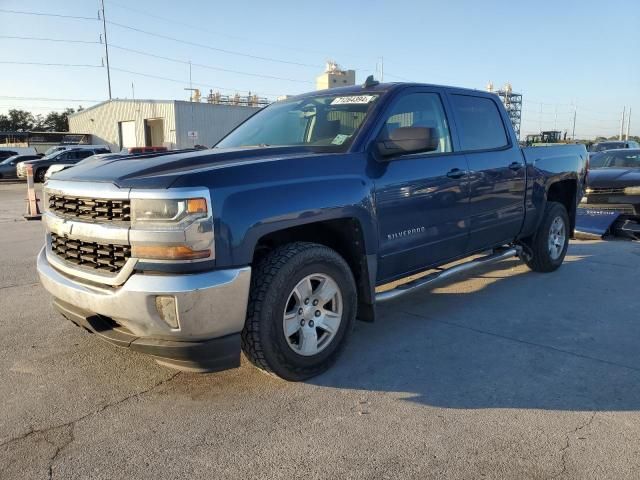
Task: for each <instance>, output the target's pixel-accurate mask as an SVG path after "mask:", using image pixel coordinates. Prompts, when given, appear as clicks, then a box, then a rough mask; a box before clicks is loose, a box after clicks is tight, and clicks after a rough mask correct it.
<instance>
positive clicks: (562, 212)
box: [526, 202, 569, 272]
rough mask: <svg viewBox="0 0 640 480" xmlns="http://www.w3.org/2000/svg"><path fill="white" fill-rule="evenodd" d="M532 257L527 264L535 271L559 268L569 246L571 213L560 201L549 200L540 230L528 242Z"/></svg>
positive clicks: (550, 270) (549, 270) (548, 270)
mask: <svg viewBox="0 0 640 480" xmlns="http://www.w3.org/2000/svg"><path fill="white" fill-rule="evenodd" d="M526 243H527V246H528V247H529V249H530V251H529V254H530V257H529V259H528V260H527V261H526V263H527V266H528V267H529V268H530V269H531V270H533V271H534V272H553V271H554V270H557V269H558V268H559V267H560V265H562V262H563V261H564V257H565V256H566V254H567V248H569V215H568V214H567V209H566V208H565V207H564V205H562V204H561V203H558V202H547V205H546V207H545V211H544V217H543V219H542V222H541V223H540V226H539V227H538V231H537V232H536V233H535V234H534V236H533V237H532V238H531V239H529V241H527V242H526Z"/></svg>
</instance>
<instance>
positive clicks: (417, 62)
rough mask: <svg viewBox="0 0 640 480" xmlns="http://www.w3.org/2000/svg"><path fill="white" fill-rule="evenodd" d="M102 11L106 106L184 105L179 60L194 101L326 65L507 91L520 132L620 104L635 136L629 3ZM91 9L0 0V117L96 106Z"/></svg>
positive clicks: (564, 123)
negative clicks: (517, 99) (113, 101)
mask: <svg viewBox="0 0 640 480" xmlns="http://www.w3.org/2000/svg"><path fill="white" fill-rule="evenodd" d="M104 1H105V17H106V20H107V21H108V23H107V36H108V40H109V44H110V48H109V59H110V65H111V86H112V95H113V97H114V98H132V96H134V95H135V98H139V99H141V98H146V99H184V100H188V99H189V92H188V91H185V90H184V89H185V88H187V87H189V85H190V82H189V61H191V62H192V67H191V79H192V80H191V84H192V85H193V87H194V88H200V89H201V91H202V93H203V96H205V95H206V94H207V93H208V92H209V90H210V89H213V90H214V91H216V90H219V91H220V92H221V93H222V94H234V93H236V92H238V93H240V94H246V93H247V92H248V91H251V92H252V93H256V94H258V95H260V96H266V97H269V98H270V99H275V97H276V96H279V95H284V94H296V93H302V92H305V91H310V90H313V89H314V88H315V77H316V76H317V75H319V74H320V73H321V72H322V71H323V70H324V64H325V62H326V61H327V60H329V59H331V60H335V61H336V62H338V64H339V65H340V66H341V67H343V68H345V69H355V70H356V80H357V81H358V82H361V81H364V79H365V78H366V77H367V76H368V75H370V74H375V75H376V77H377V78H380V76H381V75H380V74H381V69H380V64H381V63H382V64H383V65H384V80H385V81H418V82H425V83H433V84H445V85H455V86H460V87H468V88H476V89H485V88H486V85H487V83H488V82H489V81H491V82H493V84H494V86H495V87H502V86H503V85H505V84H506V83H507V82H510V83H511V85H512V86H513V90H514V91H516V92H520V93H522V94H523V102H524V105H523V113H522V117H523V121H522V136H524V135H525V134H528V133H537V132H539V131H540V130H553V129H557V130H567V131H568V132H569V135H571V132H572V129H573V125H572V124H573V116H574V110H575V112H576V113H575V116H576V127H575V133H576V136H577V137H579V138H588V137H593V136H595V135H606V136H611V135H616V134H617V133H618V132H619V130H620V117H621V115H622V110H623V108H626V109H627V110H628V109H629V108H631V110H632V114H631V134H632V135H640V2H638V1H634V0H624V1H623V0H609V1H608V2H606V3H603V2H596V1H593V0H579V1H577V0H566V1H565V0H555V1H549V0H538V1H535V2H524V1H520V2H519V1H513V0H511V1H502V0H489V1H485V2H480V1H471V0H448V1H442V0H440V1H438V2H435V1H431V0H422V1H419V0H416V1H403V0H395V1H393V2H392V1H382V0H368V1H366V2H364V1H351V2H348V1H346V0H342V1H339V0H324V1H315V2H305V1H301V0H297V1H294V0H270V1H258V0H254V1H248V0H234V1H233V2H229V1H214V0H208V1H207V0H183V1H181V2H177V1H165V0H117V1H116V0H113V1H112V0H104ZM99 8H100V2H99V0H57V1H55V2H52V1H50V0H0V72H2V73H1V74H0V113H4V112H6V111H7V110H8V109H9V108H22V109H26V110H31V111H32V112H34V113H42V114H46V113H47V112H48V111H50V110H61V109H64V108H66V107H74V108H77V106H78V105H82V106H84V107H87V106H90V105H92V104H95V103H97V102H98V101H103V100H105V99H107V98H108V91H107V72H106V68H104V67H103V66H102V65H103V62H104V53H105V52H104V45H103V44H101V43H99V42H100V40H101V34H102V22H101V21H99V20H97V18H98V17H97V15H98V13H97V12H98V10H99ZM6 10H13V11H21V12H32V13H43V14H53V15H66V16H78V17H86V18H85V19H77V18H64V17H59V16H57V17H56V16H45V15H24V14H17V13H9V12H7V11H6ZM8 37H38V38H46V39H49V40H46V41H45V40H32V39H25V38H20V39H17V38H8ZM52 40H62V41H52ZM160 57H164V58H160ZM11 62H22V63H23V64H17V63H11ZM26 63H47V64H64V66H61V65H27V64H26ZM132 84H133V85H132ZM16 97H19V98H16ZM52 99H61V100H59V101H58V100H52Z"/></svg>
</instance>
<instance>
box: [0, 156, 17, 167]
mask: <svg viewBox="0 0 640 480" xmlns="http://www.w3.org/2000/svg"><path fill="white" fill-rule="evenodd" d="M19 156H20V155H14V156H13V157H9V158H6V159H4V160H3V161H1V162H0V165H5V164H7V163H11V162H13V161H14V160H16V159H17V158H18V157H19Z"/></svg>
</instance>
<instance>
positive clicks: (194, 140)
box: [69, 100, 260, 152]
mask: <svg viewBox="0 0 640 480" xmlns="http://www.w3.org/2000/svg"><path fill="white" fill-rule="evenodd" d="M259 108H260V107H255V106H242V105H233V104H213V103H199V102H183V101H179V100H111V101H106V102H103V103H99V104H97V105H94V106H92V107H89V108H87V109H85V110H82V111H80V112H77V113H75V114H73V115H71V116H69V131H70V132H72V133H74V132H82V133H89V134H91V135H92V136H93V139H92V140H93V141H92V143H93V144H96V145H103V144H105V145H109V146H110V147H111V150H112V151H114V152H116V151H120V150H121V149H123V148H129V147H145V146H148V147H161V146H165V147H167V148H169V149H176V148H190V147H193V146H194V145H205V146H207V147H211V146H212V145H214V144H215V143H217V142H218V141H219V140H220V139H221V138H222V137H223V136H224V135H226V134H227V133H228V132H229V131H230V130H231V129H232V128H234V127H235V126H236V125H238V124H239V123H240V122H242V121H243V120H245V119H246V118H248V117H250V116H251V115H253V114H254V113H255V112H256V111H258V110H259Z"/></svg>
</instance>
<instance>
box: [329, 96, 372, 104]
mask: <svg viewBox="0 0 640 480" xmlns="http://www.w3.org/2000/svg"><path fill="white" fill-rule="evenodd" d="M376 97H377V95H352V96H350V97H336V98H334V99H333V101H332V102H331V105H348V104H353V103H369V102H370V101H372V100H375V98H376Z"/></svg>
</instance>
